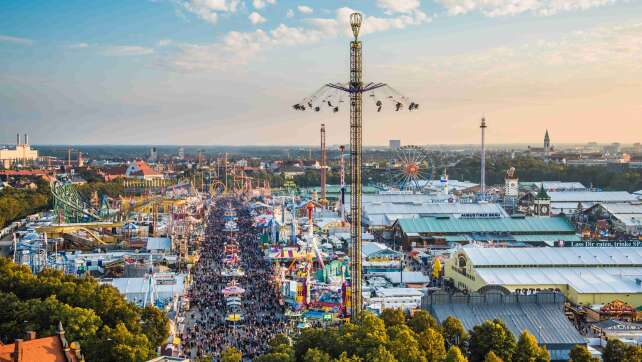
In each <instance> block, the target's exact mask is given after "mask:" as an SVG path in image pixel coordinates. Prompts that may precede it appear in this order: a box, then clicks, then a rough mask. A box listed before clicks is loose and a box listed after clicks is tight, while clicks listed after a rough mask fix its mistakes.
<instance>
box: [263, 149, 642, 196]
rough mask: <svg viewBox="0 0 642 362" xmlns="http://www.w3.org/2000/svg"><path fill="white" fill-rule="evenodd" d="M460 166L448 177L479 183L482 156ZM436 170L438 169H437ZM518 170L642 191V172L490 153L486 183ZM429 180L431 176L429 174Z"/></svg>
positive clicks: (378, 175)
mask: <svg viewBox="0 0 642 362" xmlns="http://www.w3.org/2000/svg"><path fill="white" fill-rule="evenodd" d="M456 161H457V163H456V164H455V165H454V166H453V165H451V166H449V167H448V175H449V177H450V179H453V180H463V181H473V182H474V181H477V180H479V177H480V176H479V175H480V169H479V156H473V157H467V158H463V159H460V160H456ZM348 167H349V165H348ZM435 167H437V166H435ZM510 167H515V169H516V170H517V175H518V176H519V179H520V180H522V181H577V182H581V183H583V184H584V185H585V186H587V187H589V186H591V185H592V186H593V187H599V188H602V189H605V190H626V191H637V190H641V189H642V172H639V171H636V170H627V169H613V168H609V167H602V166H574V167H567V166H565V165H562V164H558V163H554V162H549V163H545V162H544V161H543V160H542V159H539V158H535V157H530V156H519V157H516V158H514V159H513V158H511V157H510V155H508V154H506V153H496V154H490V155H488V156H487V159H486V182H487V183H488V184H503V183H504V176H505V174H506V170H508V169H509V168H510ZM434 171H435V172H434V173H435V177H439V176H440V175H441V173H442V172H443V169H435V170H434ZM399 172H400V171H399V170H388V169H386V168H385V167H382V168H378V169H375V168H367V169H364V170H363V173H364V175H363V179H364V182H365V183H367V184H377V183H389V182H392V181H394V179H395V176H396V175H398V174H399ZM426 177H430V175H429V174H427V175H426ZM349 179H350V172H349V170H346V182H348V183H349V182H350V180H349ZM283 180H284V177H283V176H282V175H280V174H275V175H273V176H272V179H271V181H272V182H271V184H272V186H273V187H279V186H280V185H281V184H282V183H283V182H284V181H283ZM294 182H295V183H296V184H297V186H299V187H312V186H319V185H320V177H319V171H318V170H308V171H306V172H305V174H303V175H298V176H295V177H294ZM338 183H339V173H338V169H337V168H336V166H335V168H333V169H332V170H329V171H328V184H338Z"/></svg>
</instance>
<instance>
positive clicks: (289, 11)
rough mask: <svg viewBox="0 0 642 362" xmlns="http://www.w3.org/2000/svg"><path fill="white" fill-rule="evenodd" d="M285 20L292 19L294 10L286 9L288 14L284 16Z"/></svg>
mask: <svg viewBox="0 0 642 362" xmlns="http://www.w3.org/2000/svg"><path fill="white" fill-rule="evenodd" d="M285 17H286V18H288V19H289V18H293V17H294V10H292V9H288V12H287V13H286V14H285Z"/></svg>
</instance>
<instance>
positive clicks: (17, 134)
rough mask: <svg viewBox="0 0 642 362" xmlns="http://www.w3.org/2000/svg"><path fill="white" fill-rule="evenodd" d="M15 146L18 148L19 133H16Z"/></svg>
mask: <svg viewBox="0 0 642 362" xmlns="http://www.w3.org/2000/svg"><path fill="white" fill-rule="evenodd" d="M16 146H20V133H16Z"/></svg>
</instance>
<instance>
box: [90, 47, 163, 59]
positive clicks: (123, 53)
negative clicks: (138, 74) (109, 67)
mask: <svg viewBox="0 0 642 362" xmlns="http://www.w3.org/2000/svg"><path fill="white" fill-rule="evenodd" d="M153 53H154V49H152V48H146V47H142V46H137V45H114V46H110V47H107V48H105V49H104V50H103V51H102V54H103V55H107V56H114V57H127V56H137V55H149V54H153Z"/></svg>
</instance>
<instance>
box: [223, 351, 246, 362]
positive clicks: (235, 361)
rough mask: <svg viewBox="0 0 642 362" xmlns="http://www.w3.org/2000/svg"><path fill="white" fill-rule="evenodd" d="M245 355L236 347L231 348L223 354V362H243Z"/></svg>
mask: <svg viewBox="0 0 642 362" xmlns="http://www.w3.org/2000/svg"><path fill="white" fill-rule="evenodd" d="M242 360H243V354H242V353H241V351H239V350H237V349H236V348H234V347H229V348H227V349H226V350H225V351H223V353H222V354H221V362H241V361H242Z"/></svg>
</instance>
